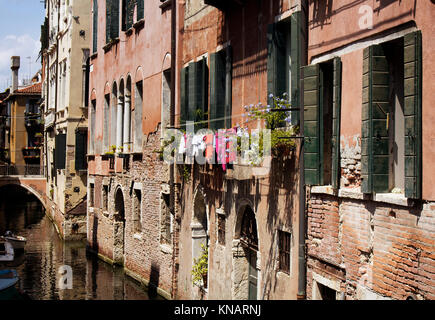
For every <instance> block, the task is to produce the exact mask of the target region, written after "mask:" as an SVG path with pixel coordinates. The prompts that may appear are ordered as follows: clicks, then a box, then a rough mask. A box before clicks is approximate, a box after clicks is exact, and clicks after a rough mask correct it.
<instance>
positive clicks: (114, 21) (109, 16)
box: [106, 0, 119, 43]
mask: <svg viewBox="0 0 435 320" xmlns="http://www.w3.org/2000/svg"><path fill="white" fill-rule="evenodd" d="M118 37H119V0H106V43H109V42H110V40H112V39H116V38H118Z"/></svg>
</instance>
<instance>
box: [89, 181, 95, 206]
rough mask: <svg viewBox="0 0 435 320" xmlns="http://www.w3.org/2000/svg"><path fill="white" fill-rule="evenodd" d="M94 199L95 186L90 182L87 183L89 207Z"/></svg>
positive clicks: (92, 204)
mask: <svg viewBox="0 0 435 320" xmlns="http://www.w3.org/2000/svg"><path fill="white" fill-rule="evenodd" d="M94 199H95V188H94V184H93V183H90V184H89V206H90V207H93V206H94V205H95V203H94Z"/></svg>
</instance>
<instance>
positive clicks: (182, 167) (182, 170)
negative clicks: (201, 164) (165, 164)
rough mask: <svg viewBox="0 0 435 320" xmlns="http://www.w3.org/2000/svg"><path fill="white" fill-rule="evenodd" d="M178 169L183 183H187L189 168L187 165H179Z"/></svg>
mask: <svg viewBox="0 0 435 320" xmlns="http://www.w3.org/2000/svg"><path fill="white" fill-rule="evenodd" d="M178 169H179V171H180V175H181V176H182V177H183V180H184V182H186V183H188V182H189V181H190V166H189V165H187V164H179V165H178Z"/></svg>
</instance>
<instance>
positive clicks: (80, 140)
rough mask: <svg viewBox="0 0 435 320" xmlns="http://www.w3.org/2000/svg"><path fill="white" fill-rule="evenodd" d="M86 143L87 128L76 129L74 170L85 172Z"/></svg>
mask: <svg viewBox="0 0 435 320" xmlns="http://www.w3.org/2000/svg"><path fill="white" fill-rule="evenodd" d="M87 143H88V131H87V128H82V129H78V130H77V131H76V145H75V146H76V152H75V169H76V170H86V169H87V167H88V166H87V165H88V163H87V161H86V150H87Z"/></svg>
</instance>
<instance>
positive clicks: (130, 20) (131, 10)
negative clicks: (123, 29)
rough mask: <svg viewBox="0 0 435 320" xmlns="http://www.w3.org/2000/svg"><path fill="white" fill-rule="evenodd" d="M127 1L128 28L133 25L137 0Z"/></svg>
mask: <svg viewBox="0 0 435 320" xmlns="http://www.w3.org/2000/svg"><path fill="white" fill-rule="evenodd" d="M126 1H127V20H126V23H127V30H128V29H130V28H131V27H132V26H133V14H134V5H135V0H126Z"/></svg>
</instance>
